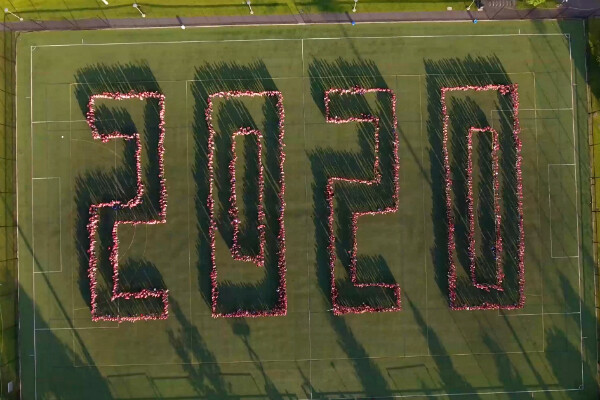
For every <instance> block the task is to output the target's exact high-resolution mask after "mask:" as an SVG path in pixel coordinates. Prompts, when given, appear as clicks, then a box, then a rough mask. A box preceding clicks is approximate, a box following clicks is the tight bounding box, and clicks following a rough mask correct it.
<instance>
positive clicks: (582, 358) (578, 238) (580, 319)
mask: <svg viewBox="0 0 600 400" xmlns="http://www.w3.org/2000/svg"><path fill="white" fill-rule="evenodd" d="M567 38H568V39H569V64H570V65H571V108H572V109H573V118H572V120H573V162H574V163H577V160H578V159H579V157H578V153H577V145H578V143H579V141H578V140H577V133H576V126H575V118H576V113H575V90H574V86H575V83H574V82H573V63H574V62H575V61H574V60H573V53H572V44H571V35H570V34H568V35H567ZM584 64H585V62H584ZM586 122H587V121H586ZM586 136H587V135H586ZM586 145H587V141H586ZM578 171H579V169H578V168H577V167H575V224H576V228H577V254H579V249H580V247H581V240H580V237H579V198H580V196H579V190H578V187H577V182H578V179H577V175H578ZM549 186H550V185H548V187H549ZM577 272H578V273H579V279H578V286H579V287H578V289H579V330H580V332H581V335H580V336H581V341H580V349H579V352H580V354H581V387H580V388H581V389H582V390H583V389H584V387H585V378H584V361H585V360H584V351H583V316H582V314H583V313H582V309H583V304H582V303H583V299H582V296H581V257H579V258H578V259H577ZM594 297H595V296H594Z"/></svg>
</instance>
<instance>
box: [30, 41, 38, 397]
mask: <svg viewBox="0 0 600 400" xmlns="http://www.w3.org/2000/svg"><path fill="white" fill-rule="evenodd" d="M34 48H35V47H34V46H30V47H29V103H30V104H29V121H30V122H31V124H30V126H29V140H30V141H31V143H30V146H31V149H30V151H31V165H30V167H31V171H30V172H31V179H32V180H33V49H34ZM31 226H32V231H33V185H32V186H31ZM31 236H32V237H31V252H32V254H31V273H32V278H31V281H32V282H31V284H32V297H33V301H32V302H31V303H32V304H31V308H32V310H31V314H32V318H33V381H34V382H33V386H34V387H33V393H34V397H33V398H34V399H35V400H37V340H36V335H35V332H36V327H35V314H36V311H35V306H36V299H35V256H34V254H33V251H34V250H33V249H35V238H34V237H33V235H31Z"/></svg>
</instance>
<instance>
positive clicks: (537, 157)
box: [519, 29, 552, 351]
mask: <svg viewBox="0 0 600 400" xmlns="http://www.w3.org/2000/svg"><path fill="white" fill-rule="evenodd" d="M520 32H521V30H520V29H519V33H520ZM533 108H534V109H535V110H534V111H533V124H534V127H535V171H536V181H537V214H538V227H541V226H542V210H541V208H542V197H541V192H540V188H541V186H542V185H541V178H540V151H539V150H540V148H539V145H538V143H539V141H538V123H537V118H538V108H537V83H536V81H535V72H534V73H533ZM550 249H552V247H550ZM550 251H552V250H550ZM539 269H540V277H541V276H542V275H543V270H542V266H541V263H540V265H539ZM540 290H541V300H542V350H543V351H546V323H545V321H544V279H540Z"/></svg>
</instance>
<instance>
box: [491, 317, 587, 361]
mask: <svg viewBox="0 0 600 400" xmlns="http://www.w3.org/2000/svg"><path fill="white" fill-rule="evenodd" d="M578 314H580V312H579V311H570V312H562V313H561V312H549V313H545V312H543V311H542V312H541V313H524V314H503V315H502V317H503V318H505V317H506V318H512V317H539V316H541V317H543V316H545V315H578ZM541 351H542V352H544V351H545V350H541Z"/></svg>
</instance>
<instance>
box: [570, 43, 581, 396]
mask: <svg viewBox="0 0 600 400" xmlns="http://www.w3.org/2000/svg"><path fill="white" fill-rule="evenodd" d="M566 36H567V38H568V39H569V64H570V65H571V108H572V109H573V162H574V163H576V162H577V160H578V159H579V157H578V156H579V154H578V152H577V150H578V149H577V143H578V140H577V134H576V129H575V117H576V114H575V90H574V88H573V87H574V83H573V63H574V62H575V60H573V53H572V43H571V35H570V34H567V35H566ZM577 175H578V169H577V167H575V224H576V228H577V254H578V255H579V248H580V247H581V242H580V238H579V204H578V203H579V198H580V197H579V189H578V187H577V182H578V179H577ZM577 272H578V274H579V279H578V285H579V331H580V333H581V342H580V352H581V389H583V388H584V386H585V378H584V373H583V371H584V356H583V354H584V353H583V316H582V308H583V306H582V302H583V300H582V298H581V258H579V259H578V260H577Z"/></svg>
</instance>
